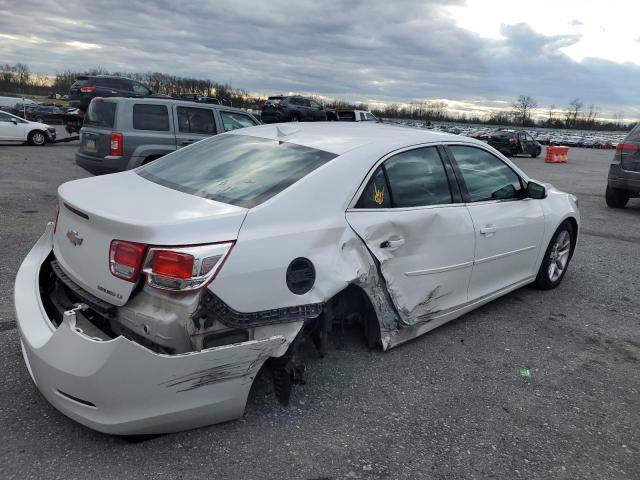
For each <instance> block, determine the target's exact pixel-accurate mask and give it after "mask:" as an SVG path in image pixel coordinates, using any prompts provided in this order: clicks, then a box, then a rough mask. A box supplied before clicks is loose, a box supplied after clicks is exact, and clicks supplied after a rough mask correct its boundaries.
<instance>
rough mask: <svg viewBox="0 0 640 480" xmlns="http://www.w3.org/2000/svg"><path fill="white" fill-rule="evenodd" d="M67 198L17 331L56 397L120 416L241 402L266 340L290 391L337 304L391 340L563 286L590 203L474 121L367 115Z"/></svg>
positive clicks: (219, 146)
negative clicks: (511, 296)
mask: <svg viewBox="0 0 640 480" xmlns="http://www.w3.org/2000/svg"><path fill="white" fill-rule="evenodd" d="M58 198H59V200H58V204H59V211H58V214H57V215H56V221H55V222H52V223H50V224H49V226H48V227H47V229H46V231H45V234H44V235H43V236H42V237H41V238H40V240H38V242H37V243H36V245H35V246H34V247H33V249H32V250H31V252H30V253H29V255H28V256H27V258H26V259H25V261H24V262H23V264H22V266H21V267H20V270H19V272H18V276H17V279H16V284H15V308H16V318H17V323H18V327H19V329H20V336H21V339H22V351H23V353H24V357H25V362H26V364H27V368H28V369H29V372H30V373H31V375H32V377H33V378H34V381H35V383H36V385H37V386H38V388H39V389H40V391H41V392H42V394H43V395H44V396H45V397H46V398H47V399H48V400H49V401H50V402H51V403H52V404H53V405H54V406H55V407H56V408H58V409H59V410H61V411H62V412H63V413H65V414H67V415H68V416H70V417H71V418H73V419H75V420H77V421H79V422H81V423H83V424H85V425H88V426H90V427H92V428H95V429H97V430H101V431H104V432H109V433H115V434H148V433H161V432H171V431H176V430H182V429H187V428H192V427H196V426H200V425H206V424H210V423H215V422H222V421H226V420H230V419H233V418H237V417H239V416H241V415H242V412H243V410H244V405H245V402H246V399H247V395H248V393H249V389H250V387H251V384H252V382H253V379H254V378H255V375H256V373H257V371H258V370H259V369H260V368H261V366H262V365H263V364H264V363H265V361H267V360H268V359H272V360H271V361H270V364H272V366H273V368H274V369H275V370H274V380H275V381H276V385H275V391H276V394H277V395H278V398H279V399H280V400H281V401H282V402H283V403H286V401H287V400H288V395H287V392H289V391H290V388H291V383H292V382H295V381H296V380H298V379H299V375H300V373H301V371H302V369H301V368H299V367H300V365H299V361H298V355H297V352H298V350H299V348H300V346H301V345H302V344H303V341H304V339H305V338H308V339H310V340H313V343H314V344H315V345H316V347H317V348H318V351H319V353H320V355H323V353H324V351H325V350H326V338H327V334H328V333H329V331H330V328H331V325H332V322H333V321H334V320H336V321H338V322H339V321H341V320H343V319H349V321H355V322H358V323H359V324H361V325H362V328H363V333H364V338H365V339H366V340H367V342H368V343H369V344H370V346H372V347H376V346H380V347H382V348H383V349H385V350H387V349H389V348H392V347H395V346H397V345H400V344H401V343H403V342H406V341H407V340H410V339H412V338H415V337H417V336H419V335H422V334H423V333H426V332H428V331H429V330H431V329H433V328H436V327H438V326H440V325H442V324H443V323H445V322H448V321H449V320H452V319H454V318H457V317H459V316H460V315H462V314H464V313H466V312H468V311H470V310H472V309H474V308H477V307H478V306H480V305H483V304H484V303H487V302H489V301H491V300H493V299H495V298H497V297H499V296H501V295H504V294H506V293H508V292H510V291H512V290H514V289H516V288H519V287H521V286H523V285H526V284H528V283H535V284H536V285H537V286H538V287H539V288H541V289H551V288H554V287H556V286H558V285H559V284H560V282H561V281H562V278H563V277H564V275H565V273H566V271H567V268H568V266H569V261H570V259H571V256H572V254H573V251H574V247H575V244H576V239H577V235H578V226H579V221H580V216H579V213H578V208H577V202H576V198H575V197H574V196H573V195H570V194H567V193H563V192H561V191H558V190H556V189H555V188H553V187H552V186H551V185H548V184H547V185H543V184H540V183H538V182H535V181H533V180H531V179H529V177H527V175H526V174H525V173H524V172H522V171H521V170H520V169H519V168H518V167H516V166H515V165H514V164H513V163H511V162H509V160H507V159H506V158H505V157H504V156H502V155H501V154H500V153H498V152H497V151H496V150H494V149H493V148H491V147H489V146H487V145H486V144H484V143H482V142H480V141H477V140H473V139H469V138H465V137H458V136H456V135H444V134H438V133H432V132H427V131H424V130H418V129H409V128H401V127H391V126H385V125H380V124H375V123H369V122H363V124H356V123H352V124H348V123H347V124H345V123H339V122H317V123H309V124H279V125H264V126H258V127H249V128H244V129H241V130H234V131H233V132H228V133H224V134H221V135H217V136H215V137H211V138H208V139H205V140H201V141H199V142H197V143H195V144H194V145H191V146H189V147H185V148H183V149H180V150H178V151H176V152H174V153H171V154H169V155H166V156H164V157H162V158H160V159H157V160H155V161H153V162H151V163H149V164H147V165H144V166H142V167H139V168H137V169H135V170H131V171H127V172H122V173H116V174H113V175H105V176H100V177H92V178H87V179H82V180H76V181H73V182H69V183H66V184H64V185H62V186H61V187H60V188H59V190H58Z"/></svg>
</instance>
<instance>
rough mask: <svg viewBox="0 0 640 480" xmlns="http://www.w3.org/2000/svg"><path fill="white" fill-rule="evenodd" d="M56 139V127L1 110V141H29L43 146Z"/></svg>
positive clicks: (31, 143)
mask: <svg viewBox="0 0 640 480" xmlns="http://www.w3.org/2000/svg"><path fill="white" fill-rule="evenodd" d="M55 139H56V129H55V128H54V127H50V126H49V125H46V124H44V123H39V122H31V121H29V120H25V119H24V118H20V117H17V116H16V115H12V114H11V113H8V112H0V143H2V142H21V143H24V142H28V143H29V144H30V145H38V146H42V145H44V144H46V143H47V142H53V141H54V140H55Z"/></svg>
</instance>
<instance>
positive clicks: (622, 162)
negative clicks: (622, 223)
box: [605, 123, 640, 208]
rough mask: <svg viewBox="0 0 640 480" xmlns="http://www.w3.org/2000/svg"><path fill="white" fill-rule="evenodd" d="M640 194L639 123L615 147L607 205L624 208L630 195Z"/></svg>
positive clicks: (607, 192)
mask: <svg viewBox="0 0 640 480" xmlns="http://www.w3.org/2000/svg"><path fill="white" fill-rule="evenodd" d="M639 196H640V123H639V124H638V125H636V126H635V128H634V129H633V130H631V132H629V135H627V137H626V138H625V139H624V142H622V143H619V144H618V146H617V147H616V153H615V155H614V157H613V162H611V167H610V168H609V178H608V180H607V191H606V192H605V198H606V201H607V205H609V206H610V207H612V208H624V207H625V206H626V205H627V202H628V201H629V198H631V197H639Z"/></svg>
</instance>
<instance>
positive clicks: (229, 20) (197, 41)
mask: <svg viewBox="0 0 640 480" xmlns="http://www.w3.org/2000/svg"><path fill="white" fill-rule="evenodd" d="M463 3H464V1H462V0H459V1H458V0H451V1H442V0H439V1H429V2H425V1H408V0H406V1H405V0H400V1H393V2H389V1H378V2H370V1H348V0H326V1H323V2H297V3H293V2H289V1H284V0H272V1H269V2H263V1H240V0H235V1H230V0H218V1H216V2H208V1H205V0H193V1H191V2H189V3H186V4H181V3H180V2H175V1H171V0H153V1H148V0H128V1H125V0H109V1H103V2H97V1H92V0H84V1H82V2H79V1H67V2H65V3H64V7H62V6H61V5H62V4H60V3H59V2H53V1H51V0H49V1H47V0H37V1H36V0H20V1H19V2H18V1H15V0H0V11H2V12H3V15H2V16H0V62H2V63H7V62H8V63H15V62H23V63H27V64H29V65H30V66H31V68H32V69H33V70H35V71H42V72H47V73H55V72H56V71H62V70H65V69H67V68H71V69H80V70H82V69H86V68H90V67H95V66H102V67H105V68H107V69H109V70H123V71H163V72H167V73H174V74H177V75H189V76H199V77H206V78H211V79H213V80H216V81H220V82H231V81H232V82H233V85H234V86H237V87H242V88H246V89H247V90H249V91H254V92H262V93H280V92H288V91H301V92H309V93H318V94H321V95H326V96H331V97H334V98H344V99H350V100H356V101H383V102H387V103H389V102H405V101H411V100H421V99H425V98H448V99H452V100H460V101H465V102H470V103H474V104H477V105H481V106H487V107H496V106H499V105H502V104H501V103H499V102H501V101H508V102H510V101H511V100H512V99H513V98H515V97H516V96H517V95H519V94H529V95H532V96H533V97H535V98H537V99H538V101H539V103H540V104H541V105H546V104H551V103H553V104H556V105H566V104H567V103H568V102H569V101H570V100H571V99H572V98H575V97H580V98H582V99H583V100H584V101H585V102H587V103H595V104H598V105H600V106H601V107H602V108H603V109H605V110H608V111H610V112H614V111H618V110H624V111H625V112H627V113H631V112H634V111H637V110H638V107H639V106H640V101H639V100H640V94H638V92H637V89H636V88H635V87H633V85H635V84H637V80H638V78H639V77H640V67H638V66H637V65H634V64H619V63H615V62H610V61H605V60H595V59H586V60H585V61H583V62H581V63H577V62H574V61H572V60H571V59H570V58H569V57H567V56H566V55H564V54H563V53H562V50H561V49H562V48H563V47H567V46H570V45H572V44H574V43H576V42H578V41H579V40H580V36H577V35H558V36H544V35H541V34H539V33H537V32H535V31H534V30H533V29H532V28H531V27H530V26H529V25H527V24H518V25H504V26H503V27H502V35H503V36H504V39H503V40H489V39H484V38H481V37H479V36H477V35H475V34H473V33H471V32H469V31H466V30H463V29H461V28H459V27H457V26H456V24H455V22H454V19H453V18H452V17H450V16H449V15H447V13H446V12H445V11H444V9H443V8H442V7H443V6H446V5H456V4H463ZM33 12H37V18H38V19H37V21H34V20H33ZM16 39H17V40H16Z"/></svg>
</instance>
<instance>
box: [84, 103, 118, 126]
mask: <svg viewBox="0 0 640 480" xmlns="http://www.w3.org/2000/svg"><path fill="white" fill-rule="evenodd" d="M115 118H116V103H115V102H105V101H102V100H93V101H92V102H91V103H90V104H89V110H87V117H86V118H85V120H84V123H85V124H86V125H92V126H95V127H107V128H113V124H114V122H115Z"/></svg>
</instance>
